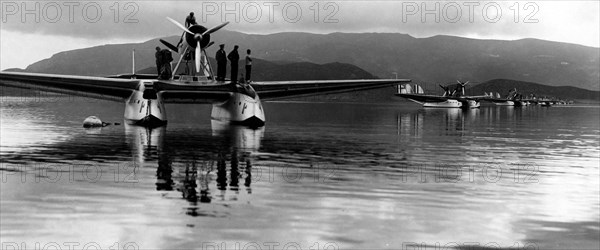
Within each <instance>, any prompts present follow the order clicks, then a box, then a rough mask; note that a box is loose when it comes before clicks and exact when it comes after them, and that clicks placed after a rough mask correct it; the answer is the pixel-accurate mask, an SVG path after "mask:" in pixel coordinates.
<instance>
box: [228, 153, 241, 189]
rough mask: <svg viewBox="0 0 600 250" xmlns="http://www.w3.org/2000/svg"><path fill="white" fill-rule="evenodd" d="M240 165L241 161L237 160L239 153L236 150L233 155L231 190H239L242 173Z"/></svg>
mask: <svg viewBox="0 0 600 250" xmlns="http://www.w3.org/2000/svg"><path fill="white" fill-rule="evenodd" d="M239 165H240V161H239V160H238V158H237V152H236V151H235V150H234V151H233V152H232V153H231V171H230V172H229V175H230V177H229V178H230V181H229V188H230V189H231V190H236V191H237V190H238V181H239V176H240V171H239V168H238V167H239Z"/></svg>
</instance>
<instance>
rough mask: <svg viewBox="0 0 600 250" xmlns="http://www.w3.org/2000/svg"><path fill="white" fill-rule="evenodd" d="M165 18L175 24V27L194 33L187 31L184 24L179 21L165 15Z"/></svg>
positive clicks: (189, 32)
mask: <svg viewBox="0 0 600 250" xmlns="http://www.w3.org/2000/svg"><path fill="white" fill-rule="evenodd" d="M167 20H169V21H171V22H172V23H173V24H175V25H177V27H179V28H180V29H181V30H183V31H185V32H186V33H188V34H190V35H192V36H193V35H195V34H194V33H192V32H191V31H189V30H188V29H187V28H186V27H185V26H183V25H182V24H180V23H179V22H177V21H175V20H173V19H172V18H170V17H167Z"/></svg>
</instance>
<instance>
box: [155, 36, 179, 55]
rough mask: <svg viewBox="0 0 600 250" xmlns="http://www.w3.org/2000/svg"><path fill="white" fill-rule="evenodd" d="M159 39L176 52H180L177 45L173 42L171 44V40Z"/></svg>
mask: <svg viewBox="0 0 600 250" xmlns="http://www.w3.org/2000/svg"><path fill="white" fill-rule="evenodd" d="M159 41H160V42H161V43H162V44H164V45H165V46H167V48H169V49H170V50H172V51H175V53H179V49H177V47H176V46H175V45H173V44H170V43H169V42H167V41H165V40H163V39H159Z"/></svg>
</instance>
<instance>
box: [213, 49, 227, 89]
mask: <svg viewBox="0 0 600 250" xmlns="http://www.w3.org/2000/svg"><path fill="white" fill-rule="evenodd" d="M219 47H220V49H219V50H217V54H216V55H215V59H217V81H225V75H226V74H227V53H225V44H221V45H219Z"/></svg>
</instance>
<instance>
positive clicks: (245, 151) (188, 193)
mask: <svg viewBox="0 0 600 250" xmlns="http://www.w3.org/2000/svg"><path fill="white" fill-rule="evenodd" d="M211 126H212V136H213V138H214V139H215V140H212V142H208V143H207V144H206V146H209V145H210V147H211V148H212V149H213V151H214V150H215V149H216V151H215V152H211V150H206V149H205V147H202V146H205V145H202V144H201V143H204V142H200V144H199V145H185V146H184V147H186V148H189V149H190V150H194V151H192V152H175V150H174V149H175V148H177V149H178V150H177V151H179V149H181V148H182V147H181V146H183V145H169V143H168V141H169V140H168V138H167V133H166V132H167V131H166V127H158V128H147V127H140V126H133V125H125V132H126V134H127V137H128V138H127V139H128V144H129V145H130V146H131V151H132V154H133V157H134V161H135V162H137V163H140V164H141V165H146V164H150V163H154V162H157V163H158V167H157V168H156V190H157V191H173V190H177V191H179V192H181V194H182V197H183V198H184V199H186V200H187V201H188V202H189V203H190V205H191V207H189V208H188V211H187V214H188V215H191V216H199V215H200V214H199V213H198V207H197V205H198V203H210V202H211V201H212V200H213V198H218V199H221V200H223V199H225V195H226V191H227V189H229V190H230V191H233V192H234V193H235V194H238V193H239V191H240V189H241V187H242V186H243V189H245V190H246V192H247V193H251V192H252V190H251V188H250V186H251V184H252V161H251V158H250V153H251V152H255V151H257V150H258V149H259V148H260V142H261V140H262V137H263V134H264V127H261V128H258V129H251V128H248V127H244V126H234V125H229V124H228V123H224V122H219V121H213V122H212V124H211ZM188 143H189V142H188ZM195 150H197V151H195ZM227 165H229V167H228V166H227ZM149 167H153V166H149ZM215 177H216V179H215V182H216V188H217V190H219V191H218V192H217V194H216V195H214V194H213V193H212V192H211V186H212V185H211V182H212V181H213V180H212V179H213V178H215Z"/></svg>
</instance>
